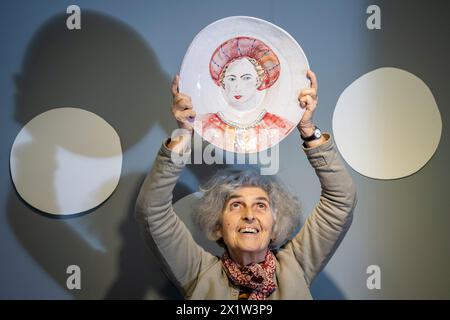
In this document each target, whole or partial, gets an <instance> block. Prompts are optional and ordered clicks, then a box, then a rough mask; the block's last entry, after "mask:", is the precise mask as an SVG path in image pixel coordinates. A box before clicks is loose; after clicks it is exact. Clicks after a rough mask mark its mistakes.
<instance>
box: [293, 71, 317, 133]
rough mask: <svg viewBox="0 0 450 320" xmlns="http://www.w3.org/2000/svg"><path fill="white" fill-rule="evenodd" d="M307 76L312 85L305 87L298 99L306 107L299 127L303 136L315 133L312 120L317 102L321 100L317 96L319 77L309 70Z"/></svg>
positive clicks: (302, 106) (301, 105)
mask: <svg viewBox="0 0 450 320" xmlns="http://www.w3.org/2000/svg"><path fill="white" fill-rule="evenodd" d="M306 76H307V77H308V78H309V80H310V81H311V87H310V88H307V89H304V90H302V91H301V92H300V95H299V96H298V101H299V102H300V107H301V108H302V109H305V113H304V114H303V117H302V119H301V120H300V122H299V124H298V126H297V129H298V130H299V131H300V134H301V135H302V136H303V137H309V136H311V135H312V134H313V131H314V127H315V126H314V124H313V122H312V117H313V114H314V111H315V110H316V107H317V102H318V100H319V98H318V96H317V78H316V75H315V74H314V72H312V71H311V70H308V72H307V73H306Z"/></svg>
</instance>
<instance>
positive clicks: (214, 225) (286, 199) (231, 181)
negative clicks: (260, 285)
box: [194, 169, 301, 249]
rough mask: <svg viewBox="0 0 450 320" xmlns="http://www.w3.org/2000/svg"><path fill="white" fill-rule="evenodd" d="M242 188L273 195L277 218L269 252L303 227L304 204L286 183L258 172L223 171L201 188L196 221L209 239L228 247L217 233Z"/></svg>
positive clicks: (271, 202)
mask: <svg viewBox="0 0 450 320" xmlns="http://www.w3.org/2000/svg"><path fill="white" fill-rule="evenodd" d="M241 187H259V188H261V189H262V190H264V191H265V192H266V193H267V195H268V196H269V204H270V207H271V210H272V214H273V217H274V221H275V223H274V227H273V233H272V239H273V240H272V241H271V243H270V244H269V249H277V248H279V247H281V246H282V245H284V244H285V243H286V242H287V241H288V240H290V239H291V238H292V237H293V236H294V235H295V233H296V232H297V231H298V229H299V228H300V225H301V205H300V202H299V201H298V199H297V197H295V196H293V195H292V194H291V193H290V192H289V191H287V188H286V187H285V186H284V185H282V183H281V182H280V181H279V180H278V179H276V178H275V177H272V176H263V175H260V174H259V173H258V172H257V171H256V170H254V169H251V170H247V171H241V170H227V169H225V170H219V171H218V172H217V173H216V174H215V175H214V176H213V177H212V178H211V179H210V180H208V181H207V182H206V183H205V184H203V185H202V186H201V187H200V191H201V192H202V193H203V195H202V197H201V198H200V199H199V200H198V202H197V204H196V206H195V210H194V219H195V221H196V223H197V224H198V225H199V226H200V228H201V229H202V230H203V232H204V233H205V234H206V236H207V238H208V239H209V240H213V241H217V243H218V244H219V245H221V246H224V243H223V240H222V238H219V237H218V235H217V231H218V230H219V229H220V228H221V227H222V213H223V210H224V208H225V205H226V202H227V200H228V198H229V196H230V195H231V193H232V192H233V191H234V190H236V189H238V188H241Z"/></svg>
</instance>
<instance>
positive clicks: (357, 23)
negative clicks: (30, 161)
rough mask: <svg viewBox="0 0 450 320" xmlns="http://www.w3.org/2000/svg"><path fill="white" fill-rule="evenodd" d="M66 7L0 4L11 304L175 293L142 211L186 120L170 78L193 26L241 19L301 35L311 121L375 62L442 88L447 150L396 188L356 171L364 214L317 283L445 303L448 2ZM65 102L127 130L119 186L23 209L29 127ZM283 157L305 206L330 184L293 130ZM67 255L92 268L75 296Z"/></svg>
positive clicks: (323, 291) (200, 173)
mask: <svg viewBox="0 0 450 320" xmlns="http://www.w3.org/2000/svg"><path fill="white" fill-rule="evenodd" d="M70 4H74V2H72V1H71V2H68V1H57V2H56V1H50V0H48V1H33V2H31V1H8V2H6V1H5V2H3V3H2V10H1V11H0V12H1V13H0V17H1V19H0V39H1V50H0V54H1V59H0V61H1V69H0V70H1V72H0V99H1V100H0V101H1V103H0V106H1V107H0V112H1V116H0V119H1V120H0V121H1V127H0V128H1V152H0V157H1V162H0V164H1V167H0V172H1V174H2V179H1V180H0V182H1V184H0V188H1V192H0V206H1V208H2V210H1V215H0V237H1V239H0V254H1V258H0V271H1V272H0V298H4V299H5V298H7V299H11V298H12V299H16V298H26V299H28V298H31V299H36V298H44V299H46V298H58V299H81V298H83V299H103V298H124V299H129V298H135V299H142V298H149V299H154V298H161V299H174V298H180V296H179V294H178V293H177V292H176V290H175V288H174V287H173V286H172V284H170V283H169V282H168V281H167V279H166V278H165V276H164V274H163V273H162V272H161V271H160V268H159V265H158V262H157V259H156V258H155V256H154V255H153V254H152V253H150V252H149V251H148V250H147V249H146V248H145V245H144V243H143V241H142V240H141V238H140V236H139V233H138V228H137V225H136V223H135V221H134V220H133V216H132V215H133V206H134V201H135V199H136V196H137V191H138V188H139V185H140V183H141V182H142V179H143V177H144V176H145V174H146V172H147V171H148V169H149V168H150V166H151V164H152V161H153V159H154V156H155V154H156V152H157V150H158V148H159V146H160V143H161V141H162V140H163V138H165V137H166V136H167V135H168V134H169V133H170V132H171V130H172V129H173V128H175V122H174V121H173V120H172V119H171V116H170V113H169V109H168V108H169V106H170V98H171V97H170V91H169V85H170V80H171V77H172V76H173V75H174V74H175V73H177V72H178V70H179V66H180V64H181V61H182V58H183V55H184V53H185V50H186V49H187V47H188V45H189V43H190V42H191V40H192V38H193V37H194V36H195V34H196V33H197V32H198V31H200V30H201V29H202V28H203V27H204V26H206V25H207V24H209V23H211V22H213V21H215V20H217V19H219V18H222V17H226V16H231V15H249V16H255V17H259V18H262V19H265V20H268V21H271V22H273V23H275V24H277V25H279V26H281V27H282V28H284V29H285V30H287V31H288V32H289V33H290V34H291V35H292V36H293V37H294V38H295V39H296V40H297V41H298V42H299V43H300V44H301V46H302V48H303V49H304V51H305V53H306V55H307V57H308V60H309V62H310V66H311V69H313V70H314V71H315V72H316V74H317V75H318V78H319V86H320V92H321V100H320V106H319V108H318V110H317V113H316V117H315V119H316V122H317V123H319V124H320V127H321V128H323V129H324V130H327V131H331V130H332V127H331V120H332V114H333V110H334V107H335V105H336V102H337V99H338V98H339V95H340V94H341V93H342V91H343V90H344V89H345V88H346V87H347V86H348V85H349V84H350V83H352V82H353V81H354V80H356V79H357V78H358V77H359V76H361V75H363V74H365V73H367V72H369V71H371V70H373V69H376V68H379V67H383V66H387V67H397V68H401V69H404V70H408V71H409V72H411V73H413V74H415V75H416V76H418V77H420V78H421V79H422V80H423V81H424V82H425V83H426V84H427V85H428V86H429V87H430V88H431V91H432V92H433V94H434V97H435V99H436V101H437V103H438V106H439V107H440V112H441V117H442V122H443V132H442V137H441V142H440V145H439V148H438V150H437V152H436V154H435V155H434V157H433V158H432V159H431V161H430V162H429V163H428V164H427V165H426V166H425V167H424V168H423V169H422V170H420V171H419V172H418V173H416V174H414V175H412V176H410V177H407V178H404V179H398V180H393V181H380V180H374V179H369V178H367V177H364V176H362V175H359V174H358V173H357V172H355V171H352V170H351V169H350V171H351V173H352V175H353V177H354V179H355V181H356V184H357V187H358V192H359V203H358V206H357V209H356V212H355V219H354V222H353V225H352V227H351V229H350V231H349V233H348V234H347V236H346V238H345V239H344V241H343V242H342V244H341V246H340V248H339V249H338V251H337V253H336V255H335V256H334V257H333V259H332V260H331V262H330V263H329V265H328V266H327V267H326V268H325V270H324V272H323V273H322V274H321V275H320V276H319V278H318V279H317V280H316V282H315V283H314V285H313V288H312V292H313V296H314V297H315V298H316V299H327V298H333V299H364V298H368V299H381V298H385V299H392V298H402V299H403V298H446V299H448V298H450V233H448V228H449V226H450V215H449V209H448V207H449V206H448V205H449V200H448V199H449V197H448V181H449V175H450V174H449V171H448V168H447V164H448V163H450V159H449V155H450V142H449V139H448V126H447V124H448V115H449V111H448V108H446V106H448V105H449V103H450V93H449V92H450V91H449V90H448V84H449V83H450V67H449V63H448V61H447V59H448V56H449V49H450V44H449V42H448V39H449V36H450V32H449V31H450V23H449V22H448V16H447V15H448V10H446V9H448V5H446V4H445V2H444V1H434V2H432V3H427V4H426V6H425V2H423V1H421V2H419V1H417V2H412V1H395V2H394V1H370V2H369V1H359V0H353V1H350V0H348V1H339V2H338V1H331V0H330V1H325V0H321V1H274V0H273V1H270V0H259V1H250V0H245V1H237V0H236V1H235V0H230V1H226V2H223V1H199V0H198V1H197V0H195V1H194V0H191V1H174V0H170V1H168V0H164V1H129V2H126V3H125V1H92V0H91V1H81V0H79V1H76V2H75V4H77V5H79V6H80V7H81V9H82V31H80V32H75V33H74V32H72V33H70V32H69V31H67V29H66V28H65V19H66V14H65V10H66V8H67V6H68V5H70ZM370 4H378V5H379V6H380V7H381V10H382V30H380V31H369V30H368V29H367V28H366V26H365V22H366V18H367V14H366V12H365V11H366V8H367V6H368V5H370ZM59 106H73V107H80V108H84V109H86V110H89V111H92V112H95V113H96V114H98V115H100V116H101V117H103V118H104V119H105V120H106V121H108V122H109V123H110V124H111V125H112V126H113V127H114V128H115V129H116V131H117V132H118V134H119V135H120V137H121V140H122V147H123V152H124V159H123V169H122V177H121V180H120V182H119V186H118V188H117V189H116V191H115V192H114V193H113V195H112V196H111V197H110V198H109V199H108V201H106V202H105V203H103V204H102V205H101V206H99V207H98V208H95V209H93V210H92V211H90V212H88V213H84V214H81V215H79V216H77V217H74V218H70V219H54V218H50V217H48V216H46V215H44V214H42V213H40V212H38V211H37V210H35V209H33V208H31V207H30V206H28V205H27V204H26V203H25V202H24V201H23V200H21V199H20V197H19V196H18V194H17V192H16V191H15V189H14V186H13V184H12V181H11V178H10V174H9V152H10V149H11V146H12V143H13V141H14V138H15V137H16V135H17V134H18V132H19V131H20V130H21V128H22V127H23V126H24V125H25V124H26V123H27V122H28V121H29V120H31V119H32V118H33V117H34V116H36V115H38V114H40V113H42V112H44V111H46V110H48V109H50V108H53V107H59ZM424 134H426V133H424ZM402 139H408V137H401V138H399V143H401V140H402ZM292 146H298V148H293V147H292ZM280 154H281V160H280V161H281V169H280V171H279V177H280V178H281V179H282V180H284V181H285V182H286V183H287V184H288V185H290V186H291V187H292V189H294V190H295V192H296V193H297V194H298V195H299V197H300V199H301V200H302V201H303V205H304V208H305V213H308V212H309V211H310V210H311V209H312V208H313V206H314V205H315V203H316V201H317V200H318V197H319V193H320V188H319V184H318V181H317V178H316V177H315V175H314V172H313V171H312V169H311V168H310V166H309V164H308V163H307V161H306V160H305V156H304V155H303V153H302V151H301V149H300V139H299V137H298V136H297V135H296V134H291V135H290V136H289V137H288V138H286V139H285V140H283V142H282V143H281V145H280ZM216 168H217V167H214V166H206V165H190V166H189V167H188V168H187V169H186V170H185V171H184V173H183V174H182V176H181V178H180V183H179V185H178V186H177V188H176V190H175V199H174V200H175V201H177V200H179V199H181V198H183V197H184V196H186V195H188V194H191V193H193V192H195V191H196V190H197V187H198V183H199V181H202V180H203V179H205V178H207V177H208V176H209V175H210V174H211V173H212V172H213V171H214V170H215V169H216ZM70 264H77V265H79V266H80V267H81V270H82V289H81V290H79V291H76V290H75V291H69V290H68V289H66V277H67V275H66V273H65V271H66V267H67V266H68V265H70ZM372 264H376V265H379V266H380V267H381V271H382V289H381V290H368V289H367V287H366V278H367V276H368V275H367V274H366V268H367V266H369V265H372Z"/></svg>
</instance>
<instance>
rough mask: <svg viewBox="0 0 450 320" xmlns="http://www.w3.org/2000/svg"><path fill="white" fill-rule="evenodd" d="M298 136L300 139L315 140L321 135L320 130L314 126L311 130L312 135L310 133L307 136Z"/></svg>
mask: <svg viewBox="0 0 450 320" xmlns="http://www.w3.org/2000/svg"><path fill="white" fill-rule="evenodd" d="M300 137H301V138H302V140H303V141H305V142H309V141H313V140H317V139H320V137H322V131H320V129H319V128H317V127H314V131H313V134H312V135H310V136H309V137H304V136H302V135H300Z"/></svg>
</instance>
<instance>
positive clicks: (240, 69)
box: [222, 58, 260, 109]
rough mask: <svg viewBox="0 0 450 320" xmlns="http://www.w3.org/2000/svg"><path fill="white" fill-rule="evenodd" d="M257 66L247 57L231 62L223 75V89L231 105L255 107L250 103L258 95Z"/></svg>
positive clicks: (244, 107) (240, 107)
mask: <svg viewBox="0 0 450 320" xmlns="http://www.w3.org/2000/svg"><path fill="white" fill-rule="evenodd" d="M259 84H260V82H259V77H258V73H257V72H256V68H255V66H254V65H253V63H251V62H250V61H249V60H248V59H247V58H242V59H237V60H235V61H233V62H231V63H230V64H229V65H228V67H227V68H226V70H225V74H224V77H223V91H222V93H223V94H224V97H225V100H226V101H227V102H228V104H229V105H231V106H233V107H235V108H238V109H247V108H248V107H253V106H251V105H250V104H249V103H251V101H252V100H253V98H254V97H255V95H256V92H257V88H258V86H259Z"/></svg>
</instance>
